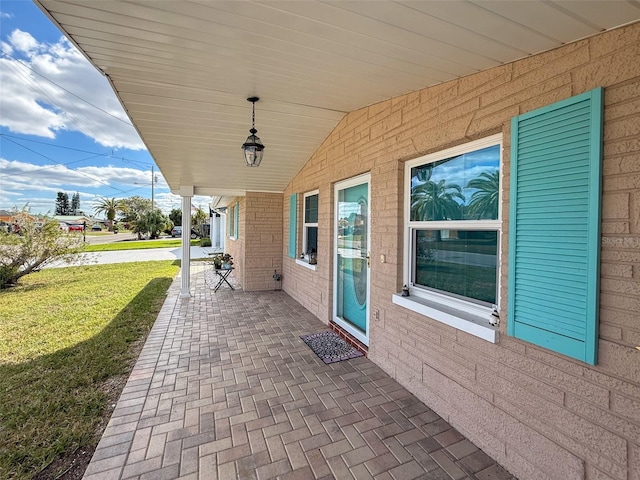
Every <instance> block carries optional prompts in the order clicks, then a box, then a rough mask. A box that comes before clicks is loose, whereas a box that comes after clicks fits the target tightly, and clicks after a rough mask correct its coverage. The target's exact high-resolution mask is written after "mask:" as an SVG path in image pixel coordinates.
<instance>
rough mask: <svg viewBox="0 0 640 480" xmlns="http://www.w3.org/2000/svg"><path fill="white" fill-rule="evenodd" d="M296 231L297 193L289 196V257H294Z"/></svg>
mask: <svg viewBox="0 0 640 480" xmlns="http://www.w3.org/2000/svg"><path fill="white" fill-rule="evenodd" d="M297 232H298V194H297V193H293V194H291V196H289V257H291V258H296V234H297Z"/></svg>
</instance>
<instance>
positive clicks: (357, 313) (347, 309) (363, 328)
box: [333, 174, 370, 345]
mask: <svg viewBox="0 0 640 480" xmlns="http://www.w3.org/2000/svg"><path fill="white" fill-rule="evenodd" d="M369 177H370V176H369V174H365V175H360V176H358V177H355V178H352V179H350V180H345V181H344V182H340V183H338V184H336V186H335V202H336V204H335V209H334V212H335V221H334V241H335V246H334V252H335V259H334V263H333V264H334V282H333V285H334V292H333V293H334V295H333V321H334V322H335V323H337V324H338V325H340V326H341V327H342V328H344V329H345V330H346V331H347V332H349V333H350V334H351V335H353V336H354V337H355V338H357V339H358V340H360V341H361V342H362V343H364V344H365V345H369V230H370V229H369V216H370V215H369Z"/></svg>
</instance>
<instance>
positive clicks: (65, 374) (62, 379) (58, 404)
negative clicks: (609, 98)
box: [0, 261, 178, 480]
mask: <svg viewBox="0 0 640 480" xmlns="http://www.w3.org/2000/svg"><path fill="white" fill-rule="evenodd" d="M177 271H178V267H177V266H176V265H175V263H174V262H169V261H164V262H144V263H121V264H113V265H96V266H84V267H70V268H56V269H48V270H43V271H42V272H39V273H35V274H31V275H29V276H27V277H24V278H23V279H22V281H21V284H20V285H19V286H17V287H14V288H11V289H8V290H2V291H0V318H1V319H2V321H1V322H0V378H1V379H2V382H1V383H0V418H1V419H2V422H1V423H0V478H12V479H16V480H17V479H31V478H33V477H34V476H35V475H36V474H38V473H39V472H40V471H42V470H43V469H44V468H45V467H47V465H49V464H50V463H52V462H53V461H54V460H56V459H58V460H59V457H60V456H64V455H65V454H69V453H70V452H74V451H75V450H76V449H80V448H85V447H91V446H92V445H93V446H95V444H96V443H97V441H98V439H99V437H98V431H99V428H100V426H102V427H104V423H105V422H106V420H107V419H108V418H104V417H105V416H108V415H109V414H110V413H109V408H110V406H109V403H111V402H114V400H115V399H116V398H117V395H119V391H116V392H113V391H112V390H113V385H114V384H115V385H120V383H121V382H122V380H123V379H126V376H127V375H128V371H129V370H130V369H131V367H132V364H133V362H134V361H135V357H136V355H137V354H136V353H135V352H137V350H136V348H139V345H140V344H141V341H142V340H143V339H144V338H145V336H146V334H147V333H148V332H149V330H150V328H151V326H152V325H153V323H154V321H155V318H156V316H157V313H158V311H159V310H160V308H161V306H162V303H163V301H164V298H165V296H166V291H167V289H168V287H169V285H170V284H171V281H172V279H173V277H174V276H175V275H176V273H177ZM110 390H111V391H110ZM68 467H69V466H68V465H66V466H65V465H61V466H60V468H68ZM52 473H53V475H52V478H57V477H56V475H57V473H59V472H57V473H56V472H52Z"/></svg>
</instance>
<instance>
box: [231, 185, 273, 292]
mask: <svg viewBox="0 0 640 480" xmlns="http://www.w3.org/2000/svg"><path fill="white" fill-rule="evenodd" d="M282 211H283V208H282V194H281V193H259V192H247V195H246V197H245V201H244V209H243V210H241V212H240V214H241V215H240V216H241V218H242V221H243V225H244V229H243V230H242V231H243V233H242V234H241V235H240V236H241V237H242V238H243V241H244V259H243V262H242V266H243V270H244V272H243V279H244V282H243V288H244V290H245V291H247V292H252V291H260V290H274V289H276V288H281V286H282V285H281V282H275V281H274V279H273V274H274V272H275V271H277V272H278V273H280V274H281V273H282V250H281V246H282V218H283V217H282Z"/></svg>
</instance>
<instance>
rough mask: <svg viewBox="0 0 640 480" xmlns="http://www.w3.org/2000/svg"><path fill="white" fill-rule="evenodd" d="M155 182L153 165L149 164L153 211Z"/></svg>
mask: <svg viewBox="0 0 640 480" xmlns="http://www.w3.org/2000/svg"><path fill="white" fill-rule="evenodd" d="M155 183H156V176H155V174H154V173H153V165H151V211H152V212H153V187H154V185H155Z"/></svg>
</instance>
